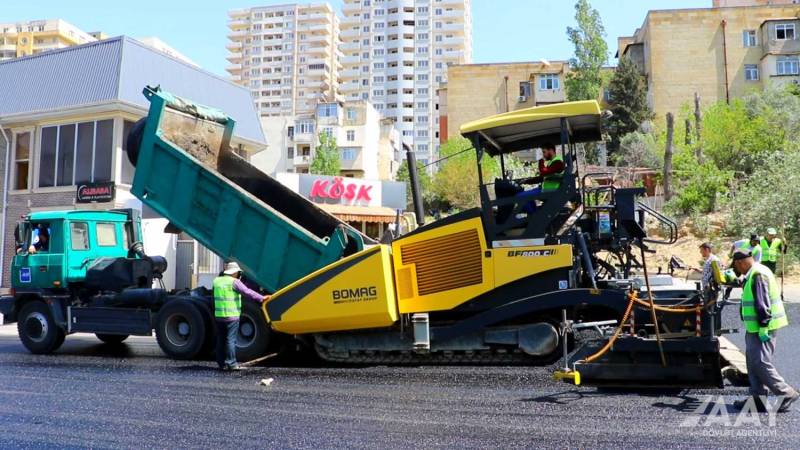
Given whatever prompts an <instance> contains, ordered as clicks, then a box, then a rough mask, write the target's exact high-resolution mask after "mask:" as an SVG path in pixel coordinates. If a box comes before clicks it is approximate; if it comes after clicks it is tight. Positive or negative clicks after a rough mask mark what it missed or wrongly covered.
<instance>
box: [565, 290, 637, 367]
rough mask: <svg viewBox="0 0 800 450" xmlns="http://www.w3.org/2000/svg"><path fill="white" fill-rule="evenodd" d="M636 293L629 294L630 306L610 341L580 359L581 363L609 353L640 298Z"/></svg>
mask: <svg viewBox="0 0 800 450" xmlns="http://www.w3.org/2000/svg"><path fill="white" fill-rule="evenodd" d="M636 295H637V294H636V292H633V291H631V292H630V293H629V294H628V306H627V307H626V308H625V314H623V315H622V320H620V322H619V326H617V329H616V330H615V331H614V334H613V335H612V336H611V338H609V340H608V342H606V345H604V346H603V348H601V349H600V350H598V351H597V353H595V354H594V355H591V356H589V357H587V358H585V359H583V360H581V361H578V362H579V363H583V364H585V363H590V362H593V361H596V360H597V359H598V358H600V357H601V356H603V355H605V354H606V353H608V351H609V350H610V349H611V346H613V345H614V342H615V341H616V340H617V338H618V337H619V335H620V334H622V328H623V327H625V324H626V323H628V317H630V315H631V310H633V304H634V303H635V302H636V300H638V299H637V298H636Z"/></svg>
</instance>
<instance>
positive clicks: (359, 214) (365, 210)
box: [317, 203, 397, 223]
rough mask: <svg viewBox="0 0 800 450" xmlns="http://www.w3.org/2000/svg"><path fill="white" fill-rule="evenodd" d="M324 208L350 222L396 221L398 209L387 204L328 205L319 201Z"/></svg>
mask: <svg viewBox="0 0 800 450" xmlns="http://www.w3.org/2000/svg"><path fill="white" fill-rule="evenodd" d="M317 206H319V207H320V208H322V209H323V210H325V211H327V212H329V213H331V214H333V215H335V216H336V217H338V218H339V219H340V220H344V221H348V222H373V223H394V221H395V219H396V217H397V211H395V210H394V209H392V208H387V207H385V206H351V205H328V204H325V203H317Z"/></svg>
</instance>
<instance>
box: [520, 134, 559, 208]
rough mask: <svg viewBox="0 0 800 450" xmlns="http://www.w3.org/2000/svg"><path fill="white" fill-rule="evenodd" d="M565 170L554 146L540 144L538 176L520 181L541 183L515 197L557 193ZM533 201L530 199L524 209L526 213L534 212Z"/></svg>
mask: <svg viewBox="0 0 800 450" xmlns="http://www.w3.org/2000/svg"><path fill="white" fill-rule="evenodd" d="M565 168H566V165H565V164H564V159H563V158H562V157H561V155H559V154H558V151H556V146H555V145H553V144H552V143H551V142H546V143H544V144H542V159H540V160H539V175H538V176H535V177H531V178H527V179H525V180H522V181H521V182H522V183H523V184H534V183H541V185H540V186H537V187H535V188H532V189H528V190H527V191H523V192H520V193H519V194H517V197H521V198H527V197H531V196H534V197H535V196H536V195H538V194H540V193H542V192H553V191H557V190H558V188H559V187H561V179H562V178H564V169H565ZM535 201H536V200H535V199H532V201H531V202H529V203H528V204H527V205H526V206H525V208H524V209H525V210H526V211H527V212H528V213H531V212H533V211H535V210H536V204H535Z"/></svg>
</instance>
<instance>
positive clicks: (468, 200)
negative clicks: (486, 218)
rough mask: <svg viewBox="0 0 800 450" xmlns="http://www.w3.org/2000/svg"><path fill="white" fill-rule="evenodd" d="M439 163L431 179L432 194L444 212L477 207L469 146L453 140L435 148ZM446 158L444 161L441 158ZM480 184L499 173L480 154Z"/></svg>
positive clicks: (462, 140) (475, 177) (494, 163)
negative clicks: (481, 176) (481, 177)
mask: <svg viewBox="0 0 800 450" xmlns="http://www.w3.org/2000/svg"><path fill="white" fill-rule="evenodd" d="M439 157H440V160H441V162H440V163H439V164H438V166H439V167H438V170H437V171H436V175H435V176H434V178H433V192H434V194H435V195H436V197H437V198H438V200H439V201H440V202H441V206H442V207H443V208H444V209H456V210H464V209H469V208H474V207H476V206H478V205H479V204H480V196H479V193H478V192H479V191H478V170H477V164H476V160H475V151H474V150H473V149H472V143H470V141H469V140H468V139H465V138H463V137H455V138H451V139H450V140H448V141H447V142H446V143H444V144H443V145H442V146H441V147H440V149H439ZM444 158H447V159H444ZM481 168H482V171H483V177H484V182H488V181H490V180H492V179H493V178H494V177H496V176H497V175H498V174H499V164H498V162H497V160H495V159H494V158H490V157H489V156H488V155H484V157H483V159H482V161H481Z"/></svg>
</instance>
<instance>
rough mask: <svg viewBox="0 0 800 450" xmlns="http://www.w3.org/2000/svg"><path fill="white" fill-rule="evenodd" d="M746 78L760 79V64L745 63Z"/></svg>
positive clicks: (750, 79)
mask: <svg viewBox="0 0 800 450" xmlns="http://www.w3.org/2000/svg"><path fill="white" fill-rule="evenodd" d="M744 79H745V80H747V81H758V66H757V65H755V64H745V65H744Z"/></svg>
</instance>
